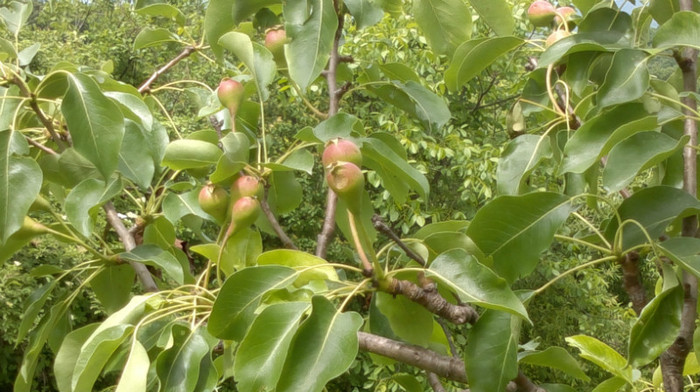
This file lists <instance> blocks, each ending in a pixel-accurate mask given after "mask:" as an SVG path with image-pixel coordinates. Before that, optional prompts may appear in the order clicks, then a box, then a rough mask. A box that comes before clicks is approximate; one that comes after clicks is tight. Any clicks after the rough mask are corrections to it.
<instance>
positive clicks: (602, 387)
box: [592, 377, 627, 392]
mask: <svg viewBox="0 0 700 392" xmlns="http://www.w3.org/2000/svg"><path fill="white" fill-rule="evenodd" d="M625 384H627V381H626V380H625V379H624V378H621V377H613V378H609V379H607V380H605V381H603V382H601V383H600V384H598V385H597V386H596V387H595V389H593V391H592V392H617V391H619V390H620V388H622V387H623V386H625Z"/></svg>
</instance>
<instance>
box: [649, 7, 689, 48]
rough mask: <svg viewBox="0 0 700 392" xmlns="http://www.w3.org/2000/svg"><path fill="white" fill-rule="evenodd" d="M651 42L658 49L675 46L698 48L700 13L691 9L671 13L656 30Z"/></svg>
mask: <svg viewBox="0 0 700 392" xmlns="http://www.w3.org/2000/svg"><path fill="white" fill-rule="evenodd" d="M653 43H654V47H657V48H660V49H666V48H672V47H676V46H691V47H694V48H700V14H698V13H696V12H691V11H681V12H677V13H675V14H673V16H672V17H671V19H670V20H668V21H667V22H666V23H664V24H663V25H661V26H660V27H659V29H658V30H657V31H656V35H654V40H653Z"/></svg>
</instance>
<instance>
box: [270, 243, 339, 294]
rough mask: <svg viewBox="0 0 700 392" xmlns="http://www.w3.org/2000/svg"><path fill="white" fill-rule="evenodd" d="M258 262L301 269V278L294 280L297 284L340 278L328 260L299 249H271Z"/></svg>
mask: <svg viewBox="0 0 700 392" xmlns="http://www.w3.org/2000/svg"><path fill="white" fill-rule="evenodd" d="M257 262H258V264H259V265H275V264H276V265H283V266H285V267H290V268H294V269H295V270H297V271H299V278H297V280H296V281H295V282H294V284H295V285H296V286H303V285H305V284H307V283H308V282H309V281H311V280H315V279H320V280H330V281H337V280H338V274H337V273H336V272H335V268H333V267H331V266H329V265H328V261H326V260H324V259H322V258H320V257H316V256H314V255H312V254H309V253H306V252H301V251H298V250H291V249H276V250H271V251H268V252H265V253H263V254H261V255H260V257H258V260H257ZM309 267H315V268H309Z"/></svg>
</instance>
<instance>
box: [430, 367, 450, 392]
mask: <svg viewBox="0 0 700 392" xmlns="http://www.w3.org/2000/svg"><path fill="white" fill-rule="evenodd" d="M425 373H426V374H427V376H428V384H430V387H431V388H433V392H446V391H445V387H443V386H442V383H441V382H440V377H438V376H437V375H436V374H435V373H431V372H425Z"/></svg>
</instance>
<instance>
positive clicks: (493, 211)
mask: <svg viewBox="0 0 700 392" xmlns="http://www.w3.org/2000/svg"><path fill="white" fill-rule="evenodd" d="M573 210H574V207H573V206H572V205H571V202H570V201H569V198H568V197H566V196H564V195H560V194H556V193H549V192H536V193H530V194H527V195H523V196H500V197H497V198H496V199H494V200H492V201H491V202H489V203H488V204H486V205H485V206H484V207H482V208H481V209H480V210H479V212H477V213H476V216H475V217H474V219H473V220H472V222H471V224H470V225H469V228H468V229H467V235H468V236H469V237H470V238H471V239H472V240H473V241H474V242H475V243H476V245H477V246H478V247H479V249H481V250H482V251H483V252H484V253H485V254H486V256H490V257H493V266H491V268H492V269H493V270H494V271H495V272H496V273H497V274H498V275H499V276H501V277H503V278H505V279H506V280H507V281H508V282H513V281H514V280H515V279H517V278H518V277H519V276H523V275H527V274H529V273H530V272H532V271H533V270H534V268H535V265H536V264H537V260H538V258H539V254H540V253H541V252H542V251H544V250H545V249H547V248H548V247H549V245H550V244H551V242H552V239H553V238H554V233H555V232H556V230H557V229H558V228H559V226H561V225H562V224H563V223H564V221H566V219H567V218H568V216H569V214H570V213H571V212H572V211H573Z"/></svg>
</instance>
